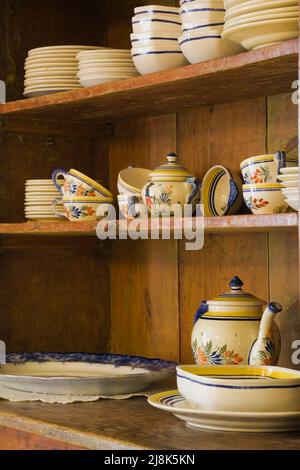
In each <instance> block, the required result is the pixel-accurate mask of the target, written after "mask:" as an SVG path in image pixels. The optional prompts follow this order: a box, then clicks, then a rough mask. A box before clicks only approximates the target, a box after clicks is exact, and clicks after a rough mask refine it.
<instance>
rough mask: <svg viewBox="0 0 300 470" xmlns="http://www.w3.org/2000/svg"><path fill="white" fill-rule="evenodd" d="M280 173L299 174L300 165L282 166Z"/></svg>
mask: <svg viewBox="0 0 300 470" xmlns="http://www.w3.org/2000/svg"><path fill="white" fill-rule="evenodd" d="M280 173H281V174H282V175H290V174H291V175H298V174H299V167H298V166H290V167H287V168H281V170H280Z"/></svg>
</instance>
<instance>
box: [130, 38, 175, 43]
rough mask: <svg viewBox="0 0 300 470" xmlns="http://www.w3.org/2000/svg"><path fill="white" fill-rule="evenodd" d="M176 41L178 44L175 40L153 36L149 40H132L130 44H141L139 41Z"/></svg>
mask: <svg viewBox="0 0 300 470" xmlns="http://www.w3.org/2000/svg"><path fill="white" fill-rule="evenodd" d="M156 40H158V41H176V42H178V39H177V38H160V37H159V36H153V37H150V38H144V39H132V40H131V42H132V43H133V42H141V41H156Z"/></svg>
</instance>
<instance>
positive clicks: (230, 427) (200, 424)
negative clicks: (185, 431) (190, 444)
mask: <svg viewBox="0 0 300 470" xmlns="http://www.w3.org/2000/svg"><path fill="white" fill-rule="evenodd" d="M148 402H149V404H150V405H151V406H153V407H154V408H158V409H159V410H162V411H166V412H168V413H172V414H173V415H174V416H176V417H177V418H179V419H181V420H182V421H185V422H186V424H187V425H189V426H192V427H195V428H200V429H211V430H215V431H231V432H288V431H298V430H300V411H298V412H292V413H291V412H289V413H285V412H284V413H234V412H221V411H201V410H193V409H192V408H191V407H190V406H189V404H188V403H187V402H186V401H185V399H184V398H183V397H182V396H181V395H180V393H179V392H178V391H177V390H175V391H170V392H164V393H159V394H157V395H153V396H152V397H150V398H149V399H148Z"/></svg>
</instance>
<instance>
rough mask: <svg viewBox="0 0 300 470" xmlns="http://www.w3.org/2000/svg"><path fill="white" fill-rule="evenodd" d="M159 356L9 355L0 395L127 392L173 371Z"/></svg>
mask: <svg viewBox="0 0 300 470" xmlns="http://www.w3.org/2000/svg"><path fill="white" fill-rule="evenodd" d="M174 372H175V364H174V363H171V362H166V361H161V360H159V359H153V360H152V359H145V358H141V357H132V356H119V355H107V354H100V355H96V354H94V355H93V354H79V353H75V354H61V353H33V354H27V353H25V354H9V355H8V357H7V364H5V365H2V366H0V397H2V398H7V399H11V400H17V401H19V400H22V401H23V400H24V399H26V395H28V399H30V400H32V399H35V400H38V399H41V400H42V401H47V402H62V403H63V402H68V403H71V402H74V401H81V398H82V401H91V400H93V399H94V400H96V399H99V397H113V396H115V395H118V396H119V395H128V394H129V395H130V394H134V393H138V392H142V391H144V390H146V389H147V388H148V387H149V386H150V385H151V384H153V383H155V382H158V381H160V380H163V379H165V378H167V377H168V376H170V375H172V374H174Z"/></svg>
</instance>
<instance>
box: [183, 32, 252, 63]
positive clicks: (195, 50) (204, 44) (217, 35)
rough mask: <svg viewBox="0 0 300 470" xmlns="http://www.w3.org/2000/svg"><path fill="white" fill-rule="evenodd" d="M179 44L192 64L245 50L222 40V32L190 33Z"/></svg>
mask: <svg viewBox="0 0 300 470" xmlns="http://www.w3.org/2000/svg"><path fill="white" fill-rule="evenodd" d="M179 44H180V47H181V50H182V52H183V54H184V56H185V57H186V58H187V60H188V61H189V62H190V63H191V64H197V63H200V62H205V61H206V60H213V59H218V58H221V57H228V56H231V55H233V54H238V53H239V52H242V51H243V48H242V47H241V46H240V45H239V44H236V43H234V42H231V41H227V40H226V39H222V37H221V31H220V32H218V31H213V30H211V32H209V33H208V32H205V33H203V32H200V33H198V35H197V34H196V35H195V32H193V34H192V35H190V34H189V33H188V32H187V33H185V34H184V35H183V36H181V37H180V38H179Z"/></svg>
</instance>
